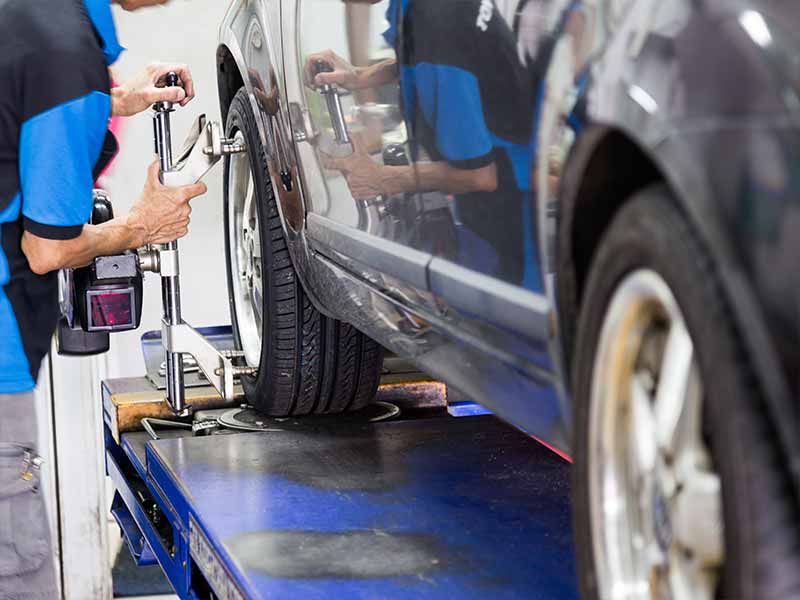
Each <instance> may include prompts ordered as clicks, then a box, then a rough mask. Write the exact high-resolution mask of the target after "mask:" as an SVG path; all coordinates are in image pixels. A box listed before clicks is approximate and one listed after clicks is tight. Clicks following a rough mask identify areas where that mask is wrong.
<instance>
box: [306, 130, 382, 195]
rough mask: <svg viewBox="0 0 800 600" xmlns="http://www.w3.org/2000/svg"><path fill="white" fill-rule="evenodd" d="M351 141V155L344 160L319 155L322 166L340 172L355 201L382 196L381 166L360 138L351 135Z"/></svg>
mask: <svg viewBox="0 0 800 600" xmlns="http://www.w3.org/2000/svg"><path fill="white" fill-rule="evenodd" d="M351 139H352V141H353V154H351V155H350V156H348V157H345V158H334V157H332V156H328V155H326V154H322V153H321V154H322V157H321V158H322V165H323V166H324V167H325V168H326V169H331V170H334V171H341V172H342V174H343V175H344V177H345V179H346V180H347V185H348V187H349V188H350V193H351V194H352V196H353V198H354V199H356V200H367V199H369V198H375V197H376V196H380V195H381V194H384V193H385V190H384V185H383V166H382V165H380V164H378V163H377V162H375V161H374V160H372V158H371V157H370V155H369V154H368V153H367V149H366V147H365V145H364V140H362V139H361V136H359V135H356V134H353V135H352V136H351Z"/></svg>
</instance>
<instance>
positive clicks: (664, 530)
mask: <svg viewBox="0 0 800 600" xmlns="http://www.w3.org/2000/svg"><path fill="white" fill-rule="evenodd" d="M652 512H653V529H654V531H655V535H656V541H657V542H658V547H659V548H660V549H661V551H662V552H664V553H666V552H667V551H668V550H669V547H670V546H671V545H672V539H673V536H672V522H671V521H670V515H669V509H668V508H667V501H666V500H665V499H664V494H663V493H662V492H661V490H659V489H655V490H654V491H653V507H652Z"/></svg>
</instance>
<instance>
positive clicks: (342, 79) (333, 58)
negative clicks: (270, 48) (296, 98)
mask: <svg viewBox="0 0 800 600" xmlns="http://www.w3.org/2000/svg"><path fill="white" fill-rule="evenodd" d="M320 61H322V62H324V63H326V64H328V65H329V66H331V67H333V71H330V72H327V73H318V74H317V75H315V74H314V73H315V67H316V64H317V63H318V62H320ZM303 73H304V75H305V80H306V85H307V86H309V87H312V88H318V87H320V86H323V85H325V84H336V85H338V86H340V87H343V88H345V89H346V90H358V89H362V88H365V87H368V82H365V81H362V78H361V77H360V73H359V69H357V68H356V67H354V66H353V65H351V64H350V63H349V62H347V61H346V60H345V59H343V58H342V57H341V56H339V55H338V54H336V53H335V52H334V51H333V50H323V51H322V52H316V53H314V54H311V55H309V56H308V57H307V58H306V64H305V66H304V67H303Z"/></svg>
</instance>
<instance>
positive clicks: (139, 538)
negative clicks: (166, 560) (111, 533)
mask: <svg viewBox="0 0 800 600" xmlns="http://www.w3.org/2000/svg"><path fill="white" fill-rule="evenodd" d="M111 514H112V515H113V517H114V520H115V521H116V522H117V525H119V528H120V530H121V531H122V538H123V539H124V540H125V543H126V544H127V546H128V551H129V552H130V553H131V556H132V557H133V561H134V562H135V563H136V565H137V566H140V567H145V566H148V565H157V564H158V560H156V555H155V554H154V553H153V549H152V548H151V547H150V543H149V542H148V541H147V538H146V537H145V536H144V534H143V533H142V530H141V529H140V528H139V525H138V524H137V523H136V519H134V518H133V515H132V514H131V511H130V509H128V506H127V505H126V504H125V501H124V500H123V499H122V496H120V494H119V492H117V493H116V494H115V495H114V500H113V502H112V503H111Z"/></svg>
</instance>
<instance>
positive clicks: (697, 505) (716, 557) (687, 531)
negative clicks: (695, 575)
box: [672, 467, 725, 569]
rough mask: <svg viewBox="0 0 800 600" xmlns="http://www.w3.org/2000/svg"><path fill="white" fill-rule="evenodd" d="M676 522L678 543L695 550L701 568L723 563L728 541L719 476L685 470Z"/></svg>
mask: <svg viewBox="0 0 800 600" xmlns="http://www.w3.org/2000/svg"><path fill="white" fill-rule="evenodd" d="M672 520H673V527H674V531H675V537H676V540H677V541H678V543H679V544H680V545H681V546H682V547H683V548H685V549H688V550H690V551H691V554H692V556H693V560H694V561H696V562H697V566H698V568H701V569H710V568H714V567H718V566H720V565H721V564H722V560H723V556H724V554H725V542H724V536H723V521H722V487H721V482H720V478H719V476H718V475H716V474H715V473H712V472H711V471H708V470H705V469H703V468H699V467H698V468H694V469H685V470H684V475H683V477H682V481H681V492H680V493H679V494H678V496H677V498H676V500H675V503H674V511H673V515H672Z"/></svg>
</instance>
